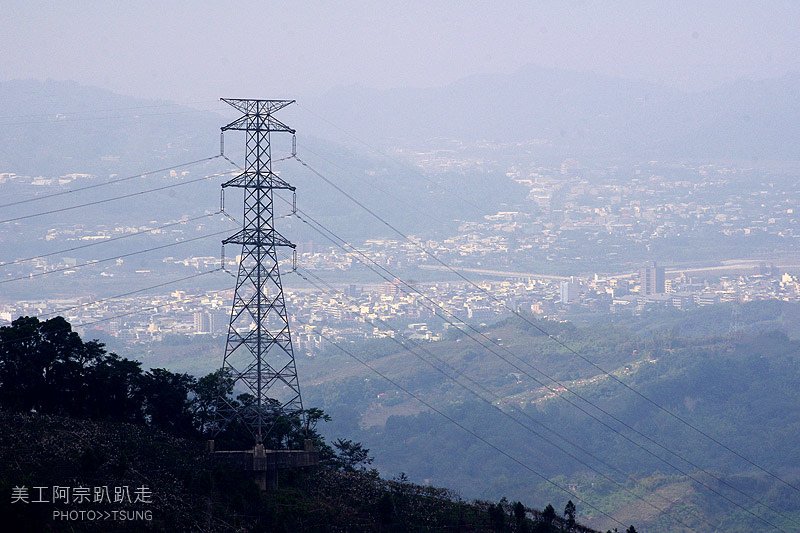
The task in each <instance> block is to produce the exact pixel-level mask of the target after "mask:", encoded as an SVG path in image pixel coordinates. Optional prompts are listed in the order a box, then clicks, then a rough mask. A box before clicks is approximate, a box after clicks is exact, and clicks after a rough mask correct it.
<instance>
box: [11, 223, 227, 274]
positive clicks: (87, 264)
mask: <svg viewBox="0 0 800 533" xmlns="http://www.w3.org/2000/svg"><path fill="white" fill-rule="evenodd" d="M229 232H230V230H222V231H217V232H214V233H207V234H205V235H200V236H199V237H192V238H190V239H185V240H182V241H177V242H171V243H169V244H162V245H160V246H154V247H152V248H146V249H144V250H137V251H135V252H128V253H125V254H121V255H113V256H111V257H106V258H104V259H93V260H89V261H86V262H85V263H81V264H79V265H73V266H65V267H59V268H54V269H53V270H47V271H45V272H35V273H31V274H28V275H27V276H19V277H16V278H9V279H3V280H0V285H2V284H3V283H11V282H12V281H21V280H27V279H31V278H38V277H41V276H47V275H50V274H57V273H58V272H64V271H67V270H74V269H76V268H83V267H85V266H92V265H98V264H101V263H107V262H109V261H115V260H117V259H124V258H126V257H131V256H134V255H140V254H146V253H148V252H154V251H156V250H163V249H165V248H171V247H173V246H178V245H181V244H188V243H190V242H195V241H199V240H202V239H207V238H209V237H215V236H217V235H222V234H224V233H229Z"/></svg>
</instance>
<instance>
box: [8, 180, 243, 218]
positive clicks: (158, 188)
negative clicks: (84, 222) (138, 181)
mask: <svg viewBox="0 0 800 533" xmlns="http://www.w3.org/2000/svg"><path fill="white" fill-rule="evenodd" d="M226 174H228V172H227V171H226V172H218V173H216V174H209V175H207V176H202V177H200V178H195V179H193V180H188V181H182V182H180V183H172V184H170V185H164V186H162V187H155V188H152V189H145V190H143V191H138V192H133V193H129V194H123V195H121V196H114V197H111V198H105V199H103V200H95V201H93V202H87V203H85V204H79V205H73V206H69V207H62V208H59V209H51V210H49V211H41V212H38V213H32V214H29V215H22V216H18V217H13V218H7V219H5V220H0V224H6V223H8V222H16V221H19V220H26V219H29V218H35V217H40V216H45V215H52V214H55V213H63V212H65V211H72V210H74V209H81V208H84V207H90V206H94V205H99V204H105V203H109V202H114V201H116V200H124V199H126V198H133V197H136V196H141V195H143V194H149V193H151V192H158V191H164V190H167V189H172V188H174V187H181V186H184V185H191V184H192V183H198V182H200V181H204V180H207V179H211V178H216V177H219V176H225V175H226Z"/></svg>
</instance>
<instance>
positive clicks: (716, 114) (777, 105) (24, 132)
mask: <svg viewBox="0 0 800 533" xmlns="http://www.w3.org/2000/svg"><path fill="white" fill-rule="evenodd" d="M263 96H265V97H269V95H263ZM301 100H303V101H301V102H300V104H301V105H306V104H307V105H308V108H309V109H310V110H313V111H314V114H315V115H320V116H319V117H315V116H312V115H311V114H310V113H303V112H296V113H295V112H292V111H290V110H287V111H290V112H292V113H294V114H295V115H296V116H292V126H293V127H295V128H297V129H298V131H301V132H303V134H304V135H305V136H312V137H323V138H327V139H329V140H337V141H338V140H341V139H343V138H344V137H346V133H350V134H355V135H356V136H358V137H360V138H361V139H364V140H367V141H371V142H374V143H375V144H384V145H387V144H388V145H397V144H400V145H404V144H409V143H416V144H419V142H420V141H421V140H425V139H431V138H437V137H447V138H455V139H461V140H465V141H471V140H484V139H486V140H495V141H506V142H514V141H523V140H531V139H547V140H548V141H549V142H550V150H551V152H552V153H554V154H556V155H558V156H579V157H592V156H597V157H601V158H611V159H617V158H622V159H637V160H646V159H653V158H661V159H699V160H713V159H732V160H744V161H757V160H775V161H796V160H800V146H798V144H797V143H796V142H795V139H796V138H797V137H798V135H800V73H795V74H789V75H786V76H783V77H781V78H775V79H768V80H759V81H749V80H740V81H737V82H732V83H729V84H726V85H723V86H721V87H718V88H716V89H713V90H709V91H705V92H698V93H683V92H680V91H677V90H674V89H670V88H666V87H661V86H658V85H655V84H652V83H647V82H641V81H632V80H625V79H621V78H614V77H610V76H604V75H599V74H594V73H582V72H573V71H566V70H556V69H549V68H543V67H536V66H528V67H525V68H522V69H520V70H518V71H517V72H514V73H512V74H483V75H474V76H470V77H467V78H464V79H461V80H459V81H456V82H454V83H451V84H449V85H446V86H443V87H437V88H408V89H404V88H400V89H389V90H378V89H370V88H365V87H362V86H357V85H354V86H349V87H339V88H335V89H331V90H330V91H328V92H326V93H324V94H322V95H319V96H316V97H312V98H308V99H301ZM65 110H66V111H67V113H64V111H65ZM90 110H97V111H90ZM70 111H78V112H79V113H77V114H76V113H72V114H70V113H69V112H70ZM321 118H324V120H321ZM224 121H225V117H222V116H221V115H219V114H217V113H213V112H209V111H203V110H197V109H192V108H190V107H187V106H180V105H177V104H170V103H168V102H164V101H154V100H146V99H139V98H133V97H129V96H122V95H118V94H115V93H113V92H111V91H107V90H105V89H99V88H96V87H87V86H83V85H80V84H78V83H75V82H70V81H53V80H46V81H37V80H13V81H2V82H0V171H11V172H18V173H19V172H22V173H51V174H52V173H66V172H76V171H83V170H87V169H88V170H90V171H94V170H98V171H101V170H102V171H107V170H112V171H113V169H114V168H116V167H117V166H120V164H121V163H125V162H128V163H130V162H131V161H137V162H138V161H141V162H143V163H147V162H148V161H168V160H170V159H172V158H176V157H177V155H178V154H179V155H181V159H182V160H186V159H187V158H191V157H193V156H197V157H202V156H203V155H208V154H210V153H214V152H215V151H216V150H217V148H218V147H217V145H216V141H217V138H216V131H218V128H219V127H220V125H221V124H223V123H224Z"/></svg>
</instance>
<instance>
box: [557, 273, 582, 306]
mask: <svg viewBox="0 0 800 533" xmlns="http://www.w3.org/2000/svg"><path fill="white" fill-rule="evenodd" d="M579 294H580V293H579V286H578V282H577V281H575V277H574V276H571V277H570V278H569V281H562V282H561V303H562V304H564V305H569V304H573V303H575V302H577V301H578V296H579Z"/></svg>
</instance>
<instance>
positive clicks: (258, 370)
mask: <svg viewBox="0 0 800 533" xmlns="http://www.w3.org/2000/svg"><path fill="white" fill-rule="evenodd" d="M222 101H223V102H225V103H227V104H229V105H231V106H233V107H235V108H236V109H238V110H239V111H241V112H242V113H243V115H242V117H240V118H239V119H237V120H235V121H233V122H231V123H230V124H228V125H227V126H224V127H223V128H222V131H223V132H225V131H227V130H240V131H244V132H245V135H246V142H245V166H244V170H243V172H242V173H241V174H239V175H238V176H236V177H235V178H233V179H231V180H230V181H228V182H226V183H224V184H223V185H222V187H223V189H225V188H227V187H238V188H240V189H242V190H243V192H244V217H243V221H242V229H241V230H240V231H238V232H237V233H236V234H234V235H232V236H231V237H228V238H227V239H225V240H224V241H222V242H223V245H225V244H240V245H241V246H242V253H241V261H240V262H239V272H238V275H237V278H236V292H235V294H234V297H233V305H232V307H231V316H230V325H229V326H228V339H227V343H226V346H225V357H224V359H223V363H222V367H223V369H225V370H227V371H229V372H230V376H231V378H232V379H233V380H234V386H235V387H237V388H238V389H240V390H241V389H243V390H244V391H245V392H247V393H250V394H252V395H253V397H254V401H253V403H252V404H251V405H237V406H235V407H232V408H231V409H230V412H228V413H221V415H222V417H223V419H224V422H225V423H228V422H230V421H231V420H232V419H233V418H237V417H238V418H239V419H240V420H241V421H242V422H244V423H245V424H246V425H247V427H248V428H249V429H250V431H251V432H252V433H253V436H254V437H255V439H256V444H261V443H262V442H263V438H264V437H265V436H266V435H267V433H269V431H270V429H271V425H272V424H273V423H274V421H275V419H276V417H277V416H280V415H285V414H294V413H302V409H303V402H302V399H301V397H300V384H299V382H298V379H297V368H296V366H295V359H294V349H293V348H292V338H291V333H290V331H289V320H288V317H287V314H286V304H285V302H284V297H283V285H282V284H281V277H280V270H279V268H278V254H277V250H278V247H281V246H285V247H290V248H294V244H292V243H291V242H289V241H288V240H286V239H285V238H284V237H283V236H282V235H281V234H280V233H278V231H277V230H276V229H275V216H274V209H273V206H274V203H273V200H274V198H273V195H274V191H276V190H289V191H294V190H295V188H294V187H292V186H291V185H289V184H288V183H286V182H285V181H284V180H283V179H281V178H280V177H279V176H278V175H276V174H275V173H274V172H273V171H272V147H271V139H270V134H271V133H273V132H286V133H291V134H294V132H295V130H293V129H291V128H289V127H288V126H286V125H285V124H283V123H282V122H280V121H279V120H277V119H276V118H275V117H274V116H273V113H275V112H276V111H278V110H279V109H282V108H284V107H286V106H288V105H290V104H292V103H294V100H240V99H228V98H223V99H222Z"/></svg>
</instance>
